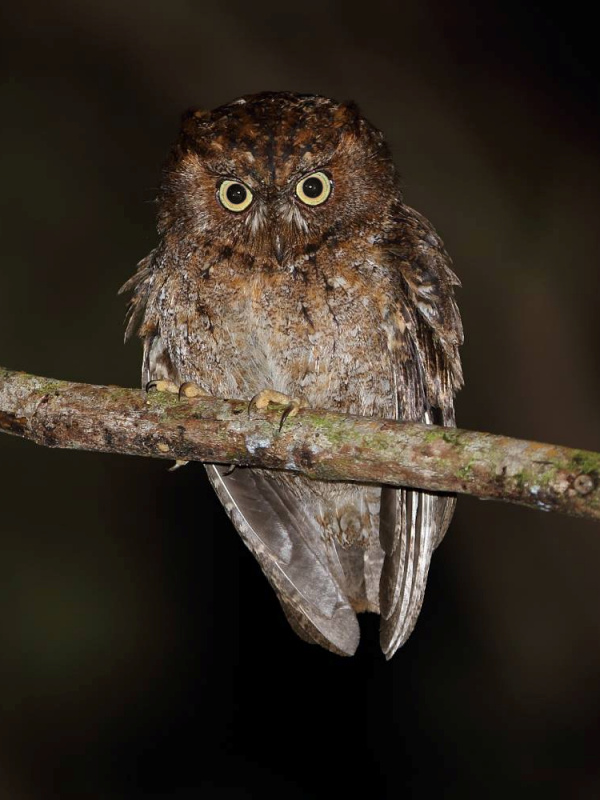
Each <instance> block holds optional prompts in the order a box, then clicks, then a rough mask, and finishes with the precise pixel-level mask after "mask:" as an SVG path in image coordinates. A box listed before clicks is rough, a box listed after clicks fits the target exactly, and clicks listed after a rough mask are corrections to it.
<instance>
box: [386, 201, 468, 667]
mask: <svg viewBox="0 0 600 800" xmlns="http://www.w3.org/2000/svg"><path fill="white" fill-rule="evenodd" d="M384 248H385V253H386V258H387V260H388V263H389V265H390V267H391V269H392V270H393V274H394V277H395V278H397V281H396V282H395V286H396V296H395V298H394V313H393V314H392V315H391V316H392V317H395V320H396V322H395V324H394V325H393V327H391V328H390V331H389V337H388V339H389V342H390V350H391V351H392V355H393V358H392V362H393V369H394V375H393V377H394V383H395V385H396V387H397V396H398V404H397V416H398V418H399V419H411V420H419V421H422V422H426V423H428V424H438V425H450V426H452V425H454V393H455V392H456V391H457V389H458V388H460V386H461V385H462V372H461V365H460V359H459V355H458V347H459V346H460V344H462V339H463V336H462V324H461V320H460V316H459V313H458V308H457V306H456V303H455V300H454V293H453V289H454V286H456V285H459V281H458V278H457V277H456V275H455V274H454V272H453V271H452V269H451V266H450V263H451V262H450V258H449V257H448V255H447V253H446V251H445V250H444V247H443V244H442V242H441V240H440V239H439V237H438V236H437V234H436V233H435V231H434V230H433V228H432V227H431V225H430V224H429V222H428V221H427V220H426V219H425V218H424V217H422V216H421V215H420V214H418V213H417V212H415V211H413V210H412V209H410V208H407V207H406V206H402V208H401V210H400V211H399V214H398V225H397V228H396V229H395V231H394V235H393V236H392V237H390V238H388V239H387V240H386V241H385V243H384ZM454 506H455V498H454V497H453V496H451V495H443V494H433V493H429V492H420V491H415V490H410V489H392V488H389V487H387V488H384V489H383V490H382V493H381V508H380V528H379V536H380V542H381V546H382V548H383V550H384V552H385V559H384V565H383V570H382V574H381V582H380V599H379V601H380V613H381V632H380V639H381V647H382V650H383V652H384V653H385V655H386V658H388V659H389V658H391V657H392V655H393V654H394V653H395V652H396V650H397V649H398V648H399V647H400V646H401V645H402V644H404V642H405V641H406V639H407V638H408V636H409V635H410V633H411V631H412V629H413V628H414V626H415V623H416V620H417V617H418V615H419V612H420V610H421V605H422V603H423V596H424V593H425V585H426V581H427V573H428V571H429V564H430V562H431V556H432V553H433V550H434V549H435V547H436V546H437V545H438V544H439V542H440V541H441V540H442V538H443V536H444V534H445V532H446V529H447V528H448V525H449V524H450V520H451V518H452V514H453V512H454Z"/></svg>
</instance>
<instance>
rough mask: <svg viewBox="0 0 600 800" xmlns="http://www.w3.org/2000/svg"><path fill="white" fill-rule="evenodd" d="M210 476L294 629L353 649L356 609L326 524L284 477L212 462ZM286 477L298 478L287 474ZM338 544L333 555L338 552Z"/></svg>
mask: <svg viewBox="0 0 600 800" xmlns="http://www.w3.org/2000/svg"><path fill="white" fill-rule="evenodd" d="M206 471H207V473H208V477H209V479H210V481H211V483H212V485H213V487H214V489H215V491H216V493H217V495H218V497H219V500H220V501H221V503H222V504H223V506H224V507H225V510H226V511H227V513H228V515H229V517H230V518H231V521H232V522H233V524H234V525H235V527H236V529H237V530H238V532H239V534H240V536H241V537H242V539H243V540H244V542H245V543H246V545H247V547H248V548H249V549H250V550H251V551H252V553H253V554H254V556H255V557H256V559H257V560H258V562H259V563H260V565H261V567H262V570H263V572H264V573H265V575H266V577H267V578H268V580H269V582H270V583H271V585H272V586H273V588H274V589H275V591H276V592H277V596H278V597H279V601H280V602H281V605H282V606H283V610H284V611H285V614H286V616H287V618H288V620H289V622H290V623H291V625H292V627H293V628H294V630H295V631H296V632H297V633H298V634H299V635H300V636H301V637H302V638H303V639H305V640H306V641H309V642H314V643H315V644H320V645H322V646H324V647H326V648H328V649H329V650H333V651H334V652H337V653H339V654H341V655H353V654H354V652H355V650H356V648H357V646H358V641H359V636H360V632H359V626H358V621H357V619H356V614H355V612H354V610H353V609H352V607H351V606H350V603H349V602H348V599H347V598H346V596H345V594H344V592H343V590H342V588H341V585H340V583H341V581H340V576H339V574H337V575H336V571H337V570H336V566H335V564H334V563H332V561H331V560H328V550H327V549H326V548H325V547H324V546H323V539H322V531H321V526H320V525H319V524H318V522H317V521H316V520H315V519H314V517H312V516H311V515H310V513H309V511H307V510H306V506H305V504H303V503H302V502H301V499H300V497H297V496H294V494H293V493H292V492H290V491H286V489H285V484H282V483H281V480H282V479H281V478H280V477H278V476H274V475H272V474H269V473H265V472H263V471H261V470H255V469H245V468H241V469H236V470H235V471H234V472H233V473H231V474H229V475H227V474H225V473H226V469H225V468H223V467H218V466H213V465H208V466H207V467H206ZM287 480H294V479H293V478H291V479H290V478H288V479H287ZM334 552H335V551H334V548H330V552H329V555H330V557H331V556H334Z"/></svg>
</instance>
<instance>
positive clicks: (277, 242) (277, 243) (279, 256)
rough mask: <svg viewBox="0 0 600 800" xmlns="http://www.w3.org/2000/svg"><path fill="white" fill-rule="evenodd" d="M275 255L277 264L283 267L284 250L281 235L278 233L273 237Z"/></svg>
mask: <svg viewBox="0 0 600 800" xmlns="http://www.w3.org/2000/svg"><path fill="white" fill-rule="evenodd" d="M273 253H274V254H275V259H276V260H277V263H278V264H279V266H281V265H282V264H283V256H284V250H283V245H282V243H281V239H280V238H279V234H277V233H276V234H275V235H274V236H273Z"/></svg>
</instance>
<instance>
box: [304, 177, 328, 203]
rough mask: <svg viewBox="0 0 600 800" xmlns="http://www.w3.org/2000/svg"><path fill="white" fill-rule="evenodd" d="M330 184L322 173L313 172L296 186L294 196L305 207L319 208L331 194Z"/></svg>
mask: <svg viewBox="0 0 600 800" xmlns="http://www.w3.org/2000/svg"><path fill="white" fill-rule="evenodd" d="M331 189H332V183H331V181H330V180H329V178H328V177H327V175H325V173H324V172H313V173H312V175H307V176H306V178H302V180H301V181H298V183H297V184H296V194H297V196H298V197H299V198H300V200H302V202H303V203H306V205H307V206H320V205H321V203H324V202H325V200H327V198H328V197H329V195H330V194H331Z"/></svg>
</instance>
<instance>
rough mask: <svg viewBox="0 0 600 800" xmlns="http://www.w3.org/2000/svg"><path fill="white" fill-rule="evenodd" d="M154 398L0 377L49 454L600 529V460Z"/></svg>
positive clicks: (19, 419) (378, 423)
mask: <svg viewBox="0 0 600 800" xmlns="http://www.w3.org/2000/svg"><path fill="white" fill-rule="evenodd" d="M282 411H283V407H282V406H279V407H277V406H273V407H270V408H269V409H268V411H266V412H262V411H261V412H257V411H254V410H253V411H252V413H250V414H249V413H248V403H247V401H242V400H222V399H218V398H194V399H184V400H181V401H180V400H178V398H177V397H176V396H174V395H168V394H164V393H161V394H156V393H153V394H150V395H147V394H146V393H145V392H143V391H141V390H139V389H123V388H120V387H117V386H92V385H89V384H82V383H72V382H69V381H59V380H51V379H47V378H41V377H37V376H34V375H28V374H26V373H23V372H15V371H12V370H7V369H4V368H0V431H2V432H4V433H9V434H13V435H16V436H21V437H23V438H25V439H29V440H31V441H33V442H36V443H37V444H40V445H43V446H45V447H61V448H71V449H79V450H94V451H101V452H106V453H122V454H126V455H138V456H149V457H151V458H163V459H167V460H169V459H170V460H175V459H181V460H186V461H202V462H209V463H218V464H236V465H239V466H255V467H258V466H260V467H265V468H267V469H279V470H287V471H291V472H298V473H301V474H303V475H306V476H307V477H309V478H318V479H319V480H335V481H359V482H362V483H377V484H389V485H393V486H410V487H414V488H419V489H429V490H433V491H440V492H458V493H462V494H470V495H473V496H474V497H479V498H481V499H492V500H504V501H507V502H511V503H519V504H521V505H525V506H530V507H532V508H537V509H540V510H542V511H561V512H563V513H566V514H572V515H575V516H582V517H591V518H595V519H599V518H600V481H599V476H600V454H599V453H593V452H589V451H586V450H576V449H571V448H568V447H558V446H556V445H550V444H540V443H538V442H529V441H525V440H521V439H512V438H509V437H506V436H496V435H493V434H489V433H480V432H475V431H466V430H461V429H459V428H442V427H437V426H434V425H422V424H419V423H412V422H411V423H405V422H395V421H393V420H383V419H373V418H365V417H355V416H344V415H342V414H337V413H332V412H330V411H325V410H322V409H307V410H303V411H300V413H299V414H298V416H296V417H294V418H293V419H290V418H288V419H287V420H286V421H285V424H284V425H283V427H282V429H281V430H280V429H279V423H280V419H281V415H282Z"/></svg>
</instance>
